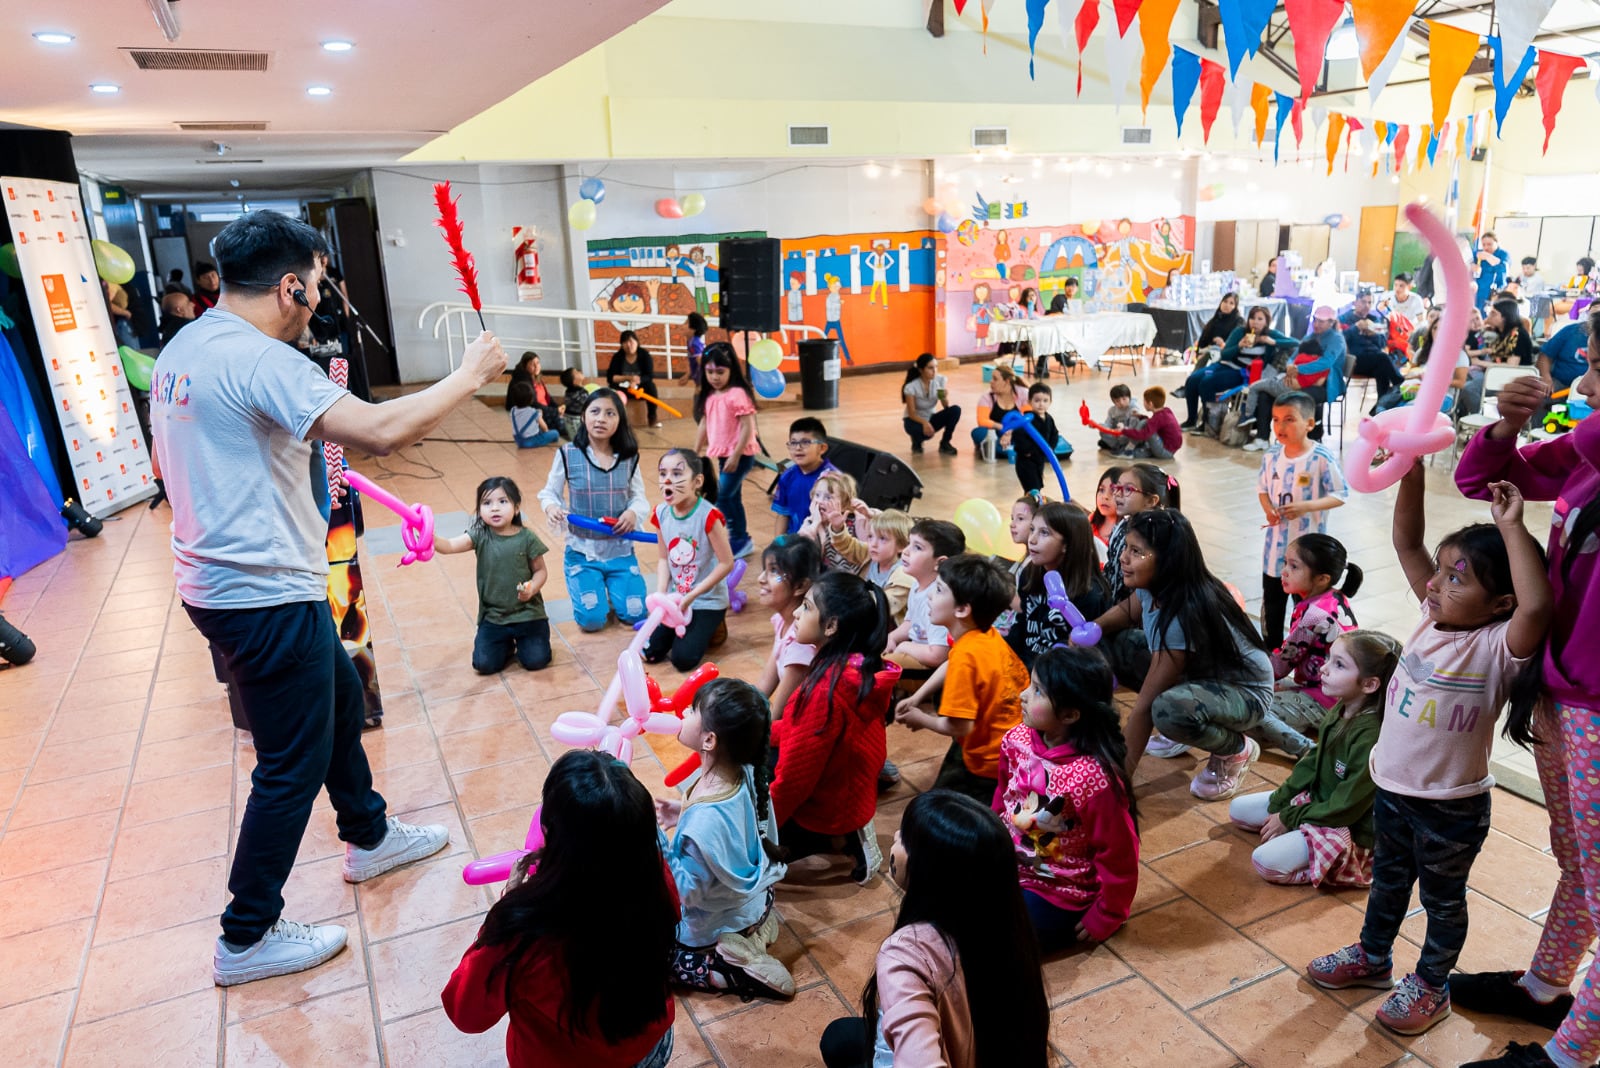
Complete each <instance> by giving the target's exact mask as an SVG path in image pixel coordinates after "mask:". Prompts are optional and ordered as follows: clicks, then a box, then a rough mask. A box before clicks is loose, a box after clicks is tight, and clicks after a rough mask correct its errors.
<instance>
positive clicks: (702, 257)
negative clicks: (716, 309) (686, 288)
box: [689, 245, 711, 315]
mask: <svg viewBox="0 0 1600 1068" xmlns="http://www.w3.org/2000/svg"><path fill="white" fill-rule="evenodd" d="M709 266H711V264H710V262H709V261H708V260H707V259H706V250H705V248H704V247H703V246H701V245H696V246H695V247H694V248H692V249H690V250H689V274H690V275H692V276H693V277H694V310H695V311H697V312H699V313H700V314H701V315H710V314H711V293H710V290H708V289H707V288H706V268H707V267H709Z"/></svg>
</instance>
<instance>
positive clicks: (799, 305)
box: [789, 271, 806, 323]
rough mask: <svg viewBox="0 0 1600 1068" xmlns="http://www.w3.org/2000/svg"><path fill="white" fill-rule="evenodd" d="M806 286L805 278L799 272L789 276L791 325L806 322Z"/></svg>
mask: <svg viewBox="0 0 1600 1068" xmlns="http://www.w3.org/2000/svg"><path fill="white" fill-rule="evenodd" d="M805 284H806V280H805V276H804V275H802V274H800V273H799V272H798V271H796V272H794V273H792V274H790V275H789V321H790V322H791V323H803V322H805V321H806V302H805V295H806V294H805V288H804V287H805Z"/></svg>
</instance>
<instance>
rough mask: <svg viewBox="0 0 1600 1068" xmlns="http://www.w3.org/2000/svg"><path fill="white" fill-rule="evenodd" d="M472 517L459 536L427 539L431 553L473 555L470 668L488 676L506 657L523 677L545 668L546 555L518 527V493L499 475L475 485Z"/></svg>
mask: <svg viewBox="0 0 1600 1068" xmlns="http://www.w3.org/2000/svg"><path fill="white" fill-rule="evenodd" d="M476 496H477V501H478V514H477V516H476V517H475V518H474V519H473V520H472V522H471V523H470V524H469V525H468V526H467V531H466V533H465V534H458V535H456V536H455V537H453V538H445V537H441V536H439V535H438V534H435V535H434V536H433V551H434V552H436V553H464V552H467V551H468V550H471V551H472V552H475V553H477V554H478V636H477V638H476V640H475V641H474V642H473V643H472V668H473V670H474V671H476V672H478V673H479V674H481V675H493V674H495V673H496V672H498V671H500V670H501V669H502V668H504V667H505V666H506V664H507V663H509V662H510V660H511V654H512V653H513V652H515V653H516V656H517V662H518V663H520V664H521V665H522V666H523V667H525V668H527V669H528V670H529V671H538V670H539V669H540V668H546V667H549V666H550V620H549V619H548V618H546V616H545V611H544V596H543V595H542V594H541V593H540V591H541V590H542V589H543V588H544V584H545V580H546V579H548V578H549V577H550V572H549V570H548V569H547V568H546V567H545V564H544V554H545V553H546V552H548V551H549V550H548V549H547V548H546V547H545V544H544V542H542V541H540V540H539V536H538V535H537V534H535V533H534V532H533V531H531V530H529V529H528V528H527V527H526V526H524V525H523V522H522V491H520V490H519V489H517V484H516V483H515V482H513V481H511V480H510V479H509V478H506V477H505V476H503V475H495V476H493V477H491V478H486V479H484V480H483V481H482V482H481V483H479V484H478V492H477V495H476Z"/></svg>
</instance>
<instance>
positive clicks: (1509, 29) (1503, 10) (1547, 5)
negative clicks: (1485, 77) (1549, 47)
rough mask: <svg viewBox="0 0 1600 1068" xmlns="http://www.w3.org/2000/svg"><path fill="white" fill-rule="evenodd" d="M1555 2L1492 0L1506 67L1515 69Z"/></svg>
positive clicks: (1544, 0) (1542, 0) (1550, 0)
mask: <svg viewBox="0 0 1600 1068" xmlns="http://www.w3.org/2000/svg"><path fill="white" fill-rule="evenodd" d="M1554 6H1555V0H1495V5H1494V17H1495V21H1496V22H1498V23H1499V24H1500V48H1501V55H1503V56H1505V57H1506V67H1507V68H1509V69H1510V70H1516V69H1517V64H1519V63H1521V62H1522V57H1523V56H1524V55H1526V54H1527V52H1528V47H1529V46H1530V45H1532V44H1533V39H1534V37H1535V36H1537V34H1538V33H1539V24H1540V23H1541V22H1543V21H1544V17H1545V16H1546V15H1548V14H1550V9H1551V8H1552V7H1554Z"/></svg>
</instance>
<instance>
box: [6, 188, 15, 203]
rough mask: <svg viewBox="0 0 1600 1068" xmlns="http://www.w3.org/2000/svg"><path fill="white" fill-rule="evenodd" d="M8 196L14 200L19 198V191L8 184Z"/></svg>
mask: <svg viewBox="0 0 1600 1068" xmlns="http://www.w3.org/2000/svg"><path fill="white" fill-rule="evenodd" d="M6 196H7V197H9V198H11V199H12V200H15V199H17V191H16V189H15V188H14V187H12V186H9V185H8V186H6Z"/></svg>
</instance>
